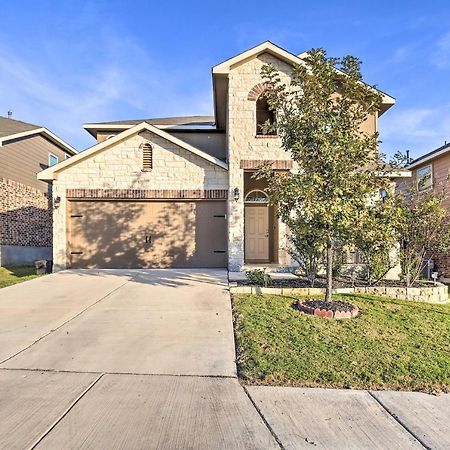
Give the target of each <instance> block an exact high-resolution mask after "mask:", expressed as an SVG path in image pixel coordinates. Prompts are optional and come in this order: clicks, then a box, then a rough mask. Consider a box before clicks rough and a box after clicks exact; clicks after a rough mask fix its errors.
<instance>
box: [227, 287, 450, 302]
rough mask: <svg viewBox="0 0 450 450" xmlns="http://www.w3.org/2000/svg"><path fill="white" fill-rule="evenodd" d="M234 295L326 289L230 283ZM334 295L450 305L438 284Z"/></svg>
mask: <svg viewBox="0 0 450 450" xmlns="http://www.w3.org/2000/svg"><path fill="white" fill-rule="evenodd" d="M230 292H231V293H233V294H272V295H300V296H316V295H323V294H325V289H324V288H289V287H287V288H270V287H269V288H264V287H260V286H237V284H232V283H230ZM333 293H334V294H369V295H378V296H380V297H387V298H393V299H399V300H410V301H414V302H424V303H449V298H448V286H446V285H444V284H441V283H438V285H437V286H430V287H420V288H406V287H383V286H373V287H356V288H338V289H333Z"/></svg>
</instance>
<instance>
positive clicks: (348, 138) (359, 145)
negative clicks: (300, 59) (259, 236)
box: [260, 49, 388, 301]
mask: <svg viewBox="0 0 450 450" xmlns="http://www.w3.org/2000/svg"><path fill="white" fill-rule="evenodd" d="M308 55H309V56H308V61H307V64H305V65H296V66H295V67H294V68H293V71H292V78H291V81H290V84H289V85H287V84H285V83H283V82H282V79H281V76H280V74H279V73H278V72H277V70H276V69H275V68H274V66H273V65H270V64H269V65H265V66H264V67H263V69H262V75H263V77H264V79H265V81H266V85H267V90H266V92H265V95H266V96H267V99H268V103H269V105H270V107H271V108H272V109H273V110H275V111H276V116H277V120H276V123H275V124H274V125H273V126H274V127H275V128H276V131H277V133H278V135H279V136H280V138H281V141H282V146H283V148H284V149H285V150H286V151H287V152H289V153H290V154H291V157H292V159H293V160H294V162H295V163H297V166H298V170H297V171H296V172H295V173H288V174H283V175H282V176H277V175H276V174H273V173H271V172H270V170H268V169H267V168H266V169H262V170H261V173H260V176H262V177H268V178H269V180H270V181H269V189H268V190H269V194H270V196H271V199H272V201H273V202H276V203H277V204H278V211H279V215H280V217H281V218H282V220H283V221H285V222H286V223H289V221H290V220H292V219H293V218H295V220H296V221H297V222H298V223H301V224H302V225H301V227H300V229H302V228H306V229H308V227H309V228H310V227H314V229H315V230H316V235H317V237H318V239H319V240H320V242H321V244H322V245H323V246H324V248H325V249H326V251H325V259H326V276H327V289H326V300H328V301H330V300H331V292H332V287H333V279H332V264H333V249H334V245H335V243H337V242H339V243H340V245H342V244H345V243H350V242H352V241H353V240H354V234H355V229H356V224H359V223H360V220H362V217H363V215H364V212H365V211H366V210H367V208H368V205H369V204H370V199H371V198H372V196H373V194H374V193H376V192H377V191H378V190H379V189H382V188H384V189H387V186H388V179H387V177H386V176H384V174H386V171H387V169H386V165H385V164H384V161H383V160H382V157H381V156H380V154H379V153H378V148H377V147H378V135H377V133H373V134H368V133H365V132H364V131H362V128H361V127H362V125H363V122H364V121H365V120H366V119H367V117H368V116H371V115H373V114H376V113H377V112H378V111H379V109H380V106H381V101H382V98H381V95H380V93H379V92H378V91H377V90H376V89H374V88H373V87H371V86H368V85H366V84H364V83H363V82H362V77H361V71H360V61H359V60H358V59H357V58H355V57H353V56H345V57H343V58H328V57H327V56H326V53H325V51H324V50H323V49H315V50H312V51H310V52H309V54H308ZM266 127H270V124H269V123H267V124H266Z"/></svg>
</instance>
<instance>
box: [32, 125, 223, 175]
mask: <svg viewBox="0 0 450 450" xmlns="http://www.w3.org/2000/svg"><path fill="white" fill-rule="evenodd" d="M142 131H150V132H151V133H154V134H156V135H157V136H159V137H161V138H163V139H165V140H166V141H169V142H172V143H173V144H175V145H177V146H178V147H181V148H184V149H185V150H187V151H189V152H191V153H193V154H194V155H197V156H198V157H200V158H202V159H204V160H206V161H208V162H209V163H211V164H214V165H216V166H219V167H220V168H222V169H225V170H228V164H226V163H224V162H223V161H221V160H220V159H218V158H215V157H214V156H211V155H208V153H205V152H204V151H202V150H200V149H198V148H197V147H194V146H192V145H190V144H188V143H186V142H184V141H182V140H180V139H178V138H176V137H174V136H172V135H171V134H169V133H167V132H166V131H164V130H161V129H159V128H157V127H155V126H154V125H151V124H149V123H147V122H141V123H140V124H138V125H135V126H134V127H132V128H130V129H128V130H126V131H123V132H122V133H119V134H117V135H116V136H114V137H112V138H111V139H107V140H106V141H103V142H101V143H99V144H96V145H94V146H92V147H91V148H88V149H87V150H85V151H83V152H81V153H79V154H78V155H76V156H74V157H72V158H69V159H66V160H65V161H61V162H60V163H58V164H55V165H54V166H51V167H49V168H48V169H45V170H43V171H42V172H39V173H38V176H37V177H38V180H43V181H51V180H56V179H57V176H58V175H57V174H58V172H60V171H61V170H64V169H66V168H67V167H69V166H72V165H74V164H77V163H78V162H80V161H82V160H83V159H86V158H89V157H90V156H93V155H94V154H96V153H97V152H99V151H101V150H104V149H106V148H108V147H111V146H113V145H114V144H116V143H118V142H120V141H123V140H125V139H127V138H129V137H131V136H133V135H135V134H138V133H141V132H142Z"/></svg>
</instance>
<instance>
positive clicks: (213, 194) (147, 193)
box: [66, 189, 228, 200]
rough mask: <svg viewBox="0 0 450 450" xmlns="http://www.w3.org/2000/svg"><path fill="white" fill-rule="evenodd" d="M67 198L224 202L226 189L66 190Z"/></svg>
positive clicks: (226, 196) (226, 195) (226, 193)
mask: <svg viewBox="0 0 450 450" xmlns="http://www.w3.org/2000/svg"><path fill="white" fill-rule="evenodd" d="M66 196H67V198H71V199H76V198H83V199H86V198H92V199H125V200H155V199H167V200H176V199H192V200H226V199H227V198H228V190H226V189H204V190H202V189H67V191H66Z"/></svg>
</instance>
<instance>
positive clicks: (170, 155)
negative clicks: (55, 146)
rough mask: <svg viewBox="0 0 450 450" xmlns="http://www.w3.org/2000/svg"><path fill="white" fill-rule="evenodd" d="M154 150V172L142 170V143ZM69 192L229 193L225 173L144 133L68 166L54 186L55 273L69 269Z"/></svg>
mask: <svg viewBox="0 0 450 450" xmlns="http://www.w3.org/2000/svg"><path fill="white" fill-rule="evenodd" d="M147 142H150V144H151V145H152V148H153V169H152V170H151V171H145V172H143V171H142V149H141V148H140V146H141V144H144V143H147ZM67 189H83V190H85V189H114V190H118V189H123V190H130V189H132V190H136V191H138V190H158V191H159V190H163V189H166V190H200V191H203V190H210V189H211V190H224V189H225V190H227V191H228V174H227V171H226V170H225V169H222V168H221V167H219V166H217V165H215V164H212V163H210V162H208V161H206V160H204V159H203V158H200V157H199V156H197V155H194V154H193V153H191V152H189V151H188V150H186V149H183V148H180V147H178V146H177V145H175V144H172V143H171V142H168V141H166V140H165V139H163V138H161V137H159V136H157V135H155V134H153V133H151V132H149V131H145V132H142V133H140V134H139V135H135V136H132V137H130V138H128V139H126V140H123V141H120V142H118V143H116V144H113V146H112V147H108V148H106V149H104V150H102V151H100V152H99V153H97V154H95V155H93V156H91V157H89V158H86V159H84V160H82V161H80V162H79V163H77V164H75V165H73V166H69V167H68V168H67V169H65V170H63V171H61V172H60V173H59V174H58V179H57V180H55V181H54V188H53V196H54V197H56V196H58V197H60V198H61V203H60V207H59V208H58V209H56V210H55V212H54V225H53V232H54V244H53V259H54V269H55V270H61V269H64V268H65V267H66V264H67V263H66V261H67V257H66V252H67V249H66V246H67V235H66V233H67V222H66V221H67V219H66V214H67V198H66V191H67Z"/></svg>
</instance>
